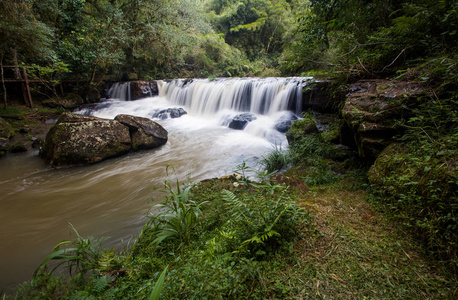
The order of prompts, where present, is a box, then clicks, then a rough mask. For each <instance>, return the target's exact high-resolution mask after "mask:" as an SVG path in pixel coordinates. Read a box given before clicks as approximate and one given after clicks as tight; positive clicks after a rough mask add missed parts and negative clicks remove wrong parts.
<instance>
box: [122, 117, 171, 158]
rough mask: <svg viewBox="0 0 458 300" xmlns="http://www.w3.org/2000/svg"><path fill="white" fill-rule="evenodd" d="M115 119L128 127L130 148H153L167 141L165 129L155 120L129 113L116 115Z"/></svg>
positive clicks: (135, 149)
mask: <svg viewBox="0 0 458 300" xmlns="http://www.w3.org/2000/svg"><path fill="white" fill-rule="evenodd" d="M115 121H118V122H119V123H121V124H123V125H125V126H127V127H128V128H129V132H130V137H131V142H132V150H134V151H137V150H142V149H153V148H156V147H159V146H161V145H164V144H165V143H166V142H167V138H168V137H167V131H166V130H165V129H164V128H163V127H162V126H161V125H159V124H157V123H156V122H154V121H152V120H150V119H147V118H141V117H135V116H130V115H117V116H116V118H115Z"/></svg>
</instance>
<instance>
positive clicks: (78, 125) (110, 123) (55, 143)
mask: <svg viewBox="0 0 458 300" xmlns="http://www.w3.org/2000/svg"><path fill="white" fill-rule="evenodd" d="M166 142H167V131H166V130H165V129H164V128H163V127H162V126H161V125H159V124H157V123H156V122H154V121H152V120H150V119H147V118H142V117H136V116H131V115H118V116H116V117H115V119H114V120H109V119H102V118H97V117H93V116H83V115H77V114H72V113H64V114H62V115H61V116H60V117H59V119H58V120H57V122H56V124H54V125H53V126H52V127H51V129H50V130H49V132H48V134H47V135H46V140H45V143H44V145H43V147H42V148H41V151H40V156H42V157H43V158H44V159H45V160H46V161H47V162H49V164H50V165H52V166H65V165H83V164H92V163H96V162H99V161H102V160H105V159H107V158H112V157H117V156H120V155H123V154H126V153H128V152H130V151H138V150H142V149H153V148H157V147H159V146H161V145H164V144H165V143H166Z"/></svg>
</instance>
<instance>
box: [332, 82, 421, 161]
mask: <svg viewBox="0 0 458 300" xmlns="http://www.w3.org/2000/svg"><path fill="white" fill-rule="evenodd" d="M423 93H424V90H423V89H422V88H421V87H420V86H419V85H418V83H415V82H405V81H390V80H381V79H375V80H362V81H359V82H357V83H356V84H354V85H353V86H351V87H350V89H349V93H348V94H347V96H346V100H345V105H344V107H343V109H342V116H343V119H344V120H345V123H346V127H347V128H349V129H350V130H351V132H352V135H353V136H352V137H350V138H352V139H353V140H352V141H348V140H345V139H348V138H349V135H348V133H345V134H341V136H345V137H346V138H345V139H344V140H342V142H343V143H345V144H347V145H349V144H356V146H357V148H358V154H359V155H360V156H361V157H367V158H375V157H377V156H378V154H379V153H380V151H382V150H383V149H384V148H385V147H386V146H387V145H389V144H390V143H392V138H393V136H394V135H396V134H399V133H401V132H402V128H400V127H399V126H398V125H397V124H396V120H397V119H400V118H405V117H408V114H409V113H410V112H409V110H408V109H407V110H406V109H405V107H406V106H408V105H409V104H408V103H409V101H410V100H411V99H415V98H416V97H417V96H418V95H420V94H423Z"/></svg>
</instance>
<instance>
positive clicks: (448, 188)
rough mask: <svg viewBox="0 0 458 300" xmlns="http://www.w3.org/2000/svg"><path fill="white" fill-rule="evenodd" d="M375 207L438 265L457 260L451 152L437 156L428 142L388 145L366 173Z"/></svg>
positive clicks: (457, 173) (456, 170) (456, 180)
mask: <svg viewBox="0 0 458 300" xmlns="http://www.w3.org/2000/svg"><path fill="white" fill-rule="evenodd" d="M368 179H369V182H370V183H371V185H372V188H373V190H374V193H375V194H376V195H378V196H379V197H378V201H379V203H380V204H382V205H384V206H385V207H386V208H387V209H388V210H390V211H392V216H393V217H394V218H396V219H398V220H400V221H401V222H402V224H404V225H407V226H408V227H409V228H410V230H411V231H412V233H414V235H416V236H417V237H419V240H420V241H422V242H423V243H424V244H425V246H426V248H427V249H428V250H429V251H430V252H431V253H433V254H434V255H435V256H437V257H441V258H443V259H444V260H448V259H452V261H453V260H454V261H455V262H456V261H457V258H458V164H457V162H456V149H448V150H446V149H445V148H443V151H437V149H436V148H435V144H434V143H432V142H431V141H428V140H424V141H412V142H408V143H403V144H400V143H392V144H390V145H389V146H388V147H386V148H385V149H384V150H383V151H382V152H381V153H380V155H379V156H378V157H377V159H376V160H375V163H374V164H373V165H372V167H371V168H370V169H369V172H368Z"/></svg>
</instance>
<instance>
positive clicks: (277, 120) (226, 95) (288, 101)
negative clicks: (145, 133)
mask: <svg viewBox="0 0 458 300" xmlns="http://www.w3.org/2000/svg"><path fill="white" fill-rule="evenodd" d="M311 82H312V78H307V77H291V78H282V77H276V78H218V79H215V80H209V79H173V80H164V81H160V80H158V81H156V83H157V86H158V89H159V95H158V96H155V97H146V98H144V99H140V100H135V101H119V100H131V99H135V97H133V96H130V84H131V83H129V82H125V83H115V84H114V85H113V86H112V87H111V88H110V89H109V90H108V92H107V98H108V101H105V102H102V103H99V104H97V105H96V107H93V106H91V107H88V108H82V109H80V110H79V111H78V113H81V114H87V115H97V116H100V117H104V118H114V117H115V116H116V115H118V114H132V115H136V116H141V117H145V118H151V119H153V120H164V122H167V126H180V127H181V128H182V129H183V130H189V129H193V128H201V126H204V127H205V126H210V127H211V126H222V127H228V128H230V129H235V130H236V131H237V132H238V133H233V136H237V138H240V136H243V135H241V133H242V132H243V133H244V134H249V136H251V137H258V138H261V139H263V140H265V141H268V142H269V143H272V144H277V145H281V144H285V143H286V138H285V135H284V133H285V132H286V131H287V130H288V129H289V128H290V127H291V125H292V123H293V122H294V121H296V120H297V119H299V116H300V114H301V113H302V91H303V89H304V88H305V87H306V86H307V85H308V84H309V83H311ZM133 89H134V87H132V91H133ZM112 100H114V101H112ZM165 119H173V120H168V121H165ZM245 136H246V135H245Z"/></svg>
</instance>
